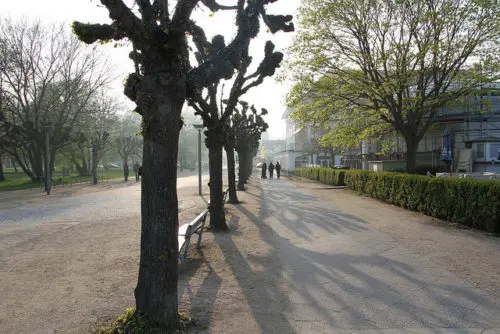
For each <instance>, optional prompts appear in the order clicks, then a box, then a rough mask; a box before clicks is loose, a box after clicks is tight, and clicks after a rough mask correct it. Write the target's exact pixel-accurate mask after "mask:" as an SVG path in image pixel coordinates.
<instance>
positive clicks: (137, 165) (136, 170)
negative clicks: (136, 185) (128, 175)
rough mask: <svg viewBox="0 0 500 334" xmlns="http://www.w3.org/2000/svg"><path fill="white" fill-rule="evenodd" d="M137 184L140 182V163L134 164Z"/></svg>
mask: <svg viewBox="0 0 500 334" xmlns="http://www.w3.org/2000/svg"><path fill="white" fill-rule="evenodd" d="M134 174H135V182H137V181H139V163H138V162H136V163H134Z"/></svg>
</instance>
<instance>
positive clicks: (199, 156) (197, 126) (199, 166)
mask: <svg viewBox="0 0 500 334" xmlns="http://www.w3.org/2000/svg"><path fill="white" fill-rule="evenodd" d="M193 126H194V127H195V128H196V130H198V194H199V195H200V196H201V130H202V129H203V124H193Z"/></svg>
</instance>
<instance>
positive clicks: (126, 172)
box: [123, 155, 129, 182]
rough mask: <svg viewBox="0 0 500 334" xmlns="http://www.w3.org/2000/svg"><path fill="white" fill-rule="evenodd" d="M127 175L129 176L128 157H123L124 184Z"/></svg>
mask: <svg viewBox="0 0 500 334" xmlns="http://www.w3.org/2000/svg"><path fill="white" fill-rule="evenodd" d="M128 174H129V169H128V156H127V155H125V157H124V158H123V178H124V179H125V182H127V181H128Z"/></svg>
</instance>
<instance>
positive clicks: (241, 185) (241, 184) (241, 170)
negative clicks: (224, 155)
mask: <svg viewBox="0 0 500 334" xmlns="http://www.w3.org/2000/svg"><path fill="white" fill-rule="evenodd" d="M238 156H239V158H240V166H239V167H238V190H243V191H244V190H245V175H246V172H245V169H246V155H245V154H244V152H242V151H238Z"/></svg>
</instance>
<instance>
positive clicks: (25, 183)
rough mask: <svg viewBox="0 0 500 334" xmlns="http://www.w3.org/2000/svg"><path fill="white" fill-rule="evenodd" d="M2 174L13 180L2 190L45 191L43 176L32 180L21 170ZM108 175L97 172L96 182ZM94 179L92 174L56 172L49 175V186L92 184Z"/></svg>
mask: <svg viewBox="0 0 500 334" xmlns="http://www.w3.org/2000/svg"><path fill="white" fill-rule="evenodd" d="M4 176H5V178H6V179H7V180H14V181H17V182H13V184H11V185H6V186H4V187H2V188H3V189H4V190H18V189H30V190H36V189H39V190H41V191H45V180H44V178H45V176H36V175H35V176H34V178H35V179H36V180H38V181H32V180H31V179H30V178H29V177H28V176H27V175H26V174H24V173H22V172H18V173H14V172H4ZM109 179H110V175H109V173H108V172H106V171H98V172H97V182H98V183H103V182H109ZM93 180H94V177H93V174H90V173H89V174H76V175H67V174H66V173H62V172H56V173H53V174H52V177H51V182H50V183H51V188H52V189H53V188H56V187H66V186H69V187H72V186H73V185H74V184H86V183H88V184H92V183H93Z"/></svg>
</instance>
